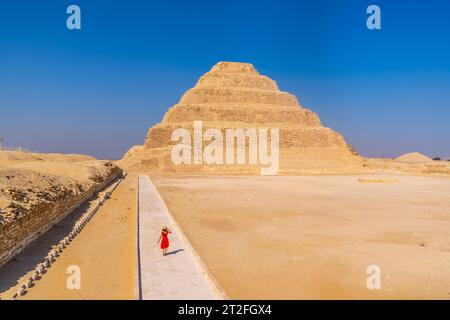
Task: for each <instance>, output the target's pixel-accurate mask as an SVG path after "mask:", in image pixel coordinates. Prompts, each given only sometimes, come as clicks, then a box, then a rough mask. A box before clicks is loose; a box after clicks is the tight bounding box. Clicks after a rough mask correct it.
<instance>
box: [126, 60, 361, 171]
mask: <svg viewBox="0 0 450 320" xmlns="http://www.w3.org/2000/svg"><path fill="white" fill-rule="evenodd" d="M199 120H201V121H202V123H203V130H204V131H206V130H207V129H218V130H219V131H220V133H222V135H223V136H225V131H226V129H246V128H255V129H256V130H258V129H260V128H265V129H268V130H270V129H272V128H277V129H279V137H280V143H279V145H280V173H291V172H302V171H305V170H306V171H310V170H317V171H319V172H323V171H326V170H331V171H342V170H345V169H346V168H348V167H351V166H354V165H358V163H359V161H360V157H358V156H357V155H356V153H355V152H354V151H353V150H352V149H351V148H350V146H349V145H348V144H347V143H346V142H345V140H344V138H343V137H342V136H341V135H340V134H339V133H337V132H335V131H333V130H331V129H329V128H326V127H324V126H323V125H322V124H321V122H320V119H319V117H318V116H317V115H316V114H315V113H314V112H312V111H310V110H308V109H306V108H303V107H301V106H300V104H299V103H298V101H297V98H296V97H295V96H293V95H291V94H289V93H287V92H282V91H280V90H279V88H278V86H277V84H276V82H275V81H273V80H271V79H269V78H268V77H266V76H263V75H260V74H259V73H258V71H256V69H255V68H254V67H253V66H252V65H251V64H248V63H235V62H220V63H218V64H217V65H215V66H214V67H213V68H212V69H211V70H210V71H209V72H207V73H206V74H205V75H203V76H202V77H201V78H200V79H199V81H198V82H197V84H196V85H195V87H194V88H191V89H190V90H188V91H187V92H186V93H185V94H184V95H183V96H182V97H181V99H180V101H179V102H178V104H176V105H175V106H173V107H171V108H170V109H169V110H168V111H167V113H166V115H165V116H164V118H163V120H162V122H161V123H160V124H157V125H156V126H154V127H152V128H150V130H149V132H148V135H147V138H146V140H145V143H144V145H143V146H135V147H133V148H132V149H130V151H129V152H127V153H126V155H125V156H124V158H123V160H122V161H120V165H122V166H124V167H125V168H126V169H127V170H136V171H138V170H148V171H163V172H206V173H221V172H224V173H238V174H241V173H250V174H252V173H259V172H260V170H259V166H258V165H249V164H246V165H213V166H210V165H207V164H205V163H202V164H198V165H181V166H180V165H178V166H177V165H174V164H173V162H172V161H171V158H170V152H171V149H172V147H173V146H174V145H175V144H176V142H173V141H171V134H172V133H173V131H174V130H175V129H178V128H184V129H187V130H189V131H190V132H191V133H193V124H194V121H199ZM191 136H193V134H191Z"/></svg>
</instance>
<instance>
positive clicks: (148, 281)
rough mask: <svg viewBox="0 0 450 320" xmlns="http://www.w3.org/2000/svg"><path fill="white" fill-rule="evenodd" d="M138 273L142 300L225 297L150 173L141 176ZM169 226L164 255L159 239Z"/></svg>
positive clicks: (139, 188)
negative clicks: (162, 231) (154, 183)
mask: <svg viewBox="0 0 450 320" xmlns="http://www.w3.org/2000/svg"><path fill="white" fill-rule="evenodd" d="M138 183H139V186H138V264H139V265H138V272H139V279H138V283H139V297H140V299H143V300H194V299H195V300H214V299H225V298H226V296H225V294H224V292H223V291H222V290H221V289H220V288H219V286H218V285H217V283H216V282H215V281H214V280H213V279H212V277H211V276H210V275H209V273H208V271H207V269H206V267H205V266H204V264H203V262H202V261H201V260H200V258H199V257H198V256H197V254H196V253H195V251H194V250H193V248H192V246H191V245H190V243H189V241H188V240H187V238H186V237H185V235H184V234H183V232H182V231H181V229H180V228H179V226H178V225H177V223H176V222H175V220H174V219H173V218H172V216H171V214H170V212H169V210H168V209H167V207H166V204H165V202H164V200H163V199H162V198H161V196H160V194H159V193H158V191H157V190H156V188H155V186H154V185H153V183H152V181H151V180H150V178H149V177H148V176H139V182H138ZM164 225H167V226H168V227H169V229H171V231H172V234H169V241H170V247H169V249H168V255H167V256H165V257H164V256H163V255H162V251H161V249H160V245H159V244H157V243H156V242H157V240H158V238H159V235H160V233H161V228H162V227H163V226H164Z"/></svg>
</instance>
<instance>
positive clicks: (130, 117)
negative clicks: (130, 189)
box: [0, 0, 450, 159]
mask: <svg viewBox="0 0 450 320" xmlns="http://www.w3.org/2000/svg"><path fill="white" fill-rule="evenodd" d="M70 4H77V5H79V6H80V8H81V27H82V29H81V30H74V31H69V30H68V29H67V27H66V18H67V16H68V15H67V14H66V8H67V7H68V6H69V5H70ZM370 4H377V5H379V6H380V7H381V18H382V29H381V30H380V31H370V30H368V29H367V28H366V19H367V17H368V15H367V14H366V8H367V7H368V6H369V5H370ZM218 61H240V62H250V63H252V64H253V65H254V66H255V67H256V68H257V69H258V71H260V72H261V73H262V74H265V75H267V76H269V77H271V78H272V79H274V80H276V81H277V83H278V85H279V86H280V88H281V89H282V90H283V91H288V92H291V93H293V94H295V95H296V96H297V97H298V99H299V101H300V103H301V104H302V105H303V106H304V107H307V108H310V109H312V110H313V111H315V112H317V113H318V114H319V116H320V117H321V119H322V122H323V123H324V124H325V125H326V126H329V127H331V128H333V129H335V130H337V131H339V132H340V133H342V134H343V135H344V136H345V138H346V139H347V141H348V142H349V143H350V144H352V145H353V146H354V147H355V148H356V149H357V150H358V151H360V152H361V153H362V154H363V155H365V156H383V157H394V156H397V155H399V154H402V153H405V152H410V151H420V152H423V153H425V154H427V155H429V156H432V157H434V156H442V157H450V143H449V137H450V125H449V120H450V1H447V0H442V1H439V0H427V1H412V0H410V1H401V0H389V1H380V0H379V1H361V0H339V1H332V0H327V1H325V0H308V1H306V0H305V1H300V0H292V1H283V0H276V1H275V0H274V1H267V0H257V1H253V0H240V1H235V0H227V1H212V0H208V1H206V0H204V1H195V0H190V1H186V0H183V1H175V0H172V1H152V0H145V1H144V0H143V1H133V0H127V1H123V0H120V1H106V0H105V1H98V0H72V1H62V0H59V1H54V0H53V1H51V0H34V1H21V0H17V1H2V2H1V4H0V136H4V137H5V142H6V145H7V146H10V147H25V148H28V149H31V150H36V151H41V152H64V153H86V154H91V155H94V156H96V157H99V158H109V159H115V158H120V157H121V156H122V154H123V153H124V152H125V151H126V150H127V149H128V148H129V147H130V146H132V145H135V144H142V143H143V141H144V139H145V135H146V133H147V130H148V128H149V127H150V126H152V125H153V124H155V123H157V122H159V121H160V120H161V119H162V117H163V115H164V113H165V111H166V110H167V108H169V107H170V106H172V105H174V104H175V103H177V101H178V99H179V98H180V96H181V95H182V94H183V92H184V91H186V90H187V89H189V88H190V87H192V86H193V85H194V84H195V82H196V80H197V79H198V77H200V76H201V75H202V74H203V73H205V72H206V71H208V70H209V69H210V68H211V67H212V66H213V65H214V64H215V63H217V62H218Z"/></svg>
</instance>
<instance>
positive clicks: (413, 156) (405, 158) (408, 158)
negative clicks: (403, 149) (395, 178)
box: [395, 152, 433, 163]
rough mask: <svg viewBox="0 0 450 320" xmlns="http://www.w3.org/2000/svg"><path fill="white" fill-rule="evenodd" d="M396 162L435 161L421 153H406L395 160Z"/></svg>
mask: <svg viewBox="0 0 450 320" xmlns="http://www.w3.org/2000/svg"><path fill="white" fill-rule="evenodd" d="M395 161H399V162H409V163H419V162H428V161H433V160H432V159H431V158H429V157H427V156H426V155H424V154H421V153H419V152H411V153H406V154H404V155H402V156H400V157H398V158H395Z"/></svg>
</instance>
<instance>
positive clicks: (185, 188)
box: [153, 175, 450, 299]
mask: <svg viewBox="0 0 450 320" xmlns="http://www.w3.org/2000/svg"><path fill="white" fill-rule="evenodd" d="M153 181H154V182H155V185H156V186H157V188H158V190H159V192H160V193H161V195H162V196H163V198H164V199H165V201H166V202H167V205H168V207H169V209H170V210H171V212H172V214H173V215H174V216H175V218H176V220H177V222H178V223H179V224H180V225H181V227H182V228H183V231H184V232H185V233H186V235H187V236H188V238H189V240H190V241H191V243H192V244H193V246H194V248H195V249H196V251H197V253H198V254H199V255H200V257H201V258H202V259H203V260H204V262H205V263H206V265H207V267H208V268H209V270H210V271H211V272H212V274H213V275H214V276H215V277H216V279H217V280H218V282H219V283H220V285H221V286H222V287H223V289H224V290H225V291H226V293H227V294H228V295H229V296H230V298H232V299H381V298H385V299H432V298H436V299H450V269H449V266H450V235H449V233H448V230H450V197H448V195H449V194H450V179H448V178H438V177H418V176H405V175H362V176H355V175H347V176H344V175H341V176H296V177H295V176H278V177H199V176H197V177H175V176H171V177H167V176H158V177H153ZM369 265H378V266H379V267H380V268H381V279H382V288H381V290H368V289H367V286H366V280H367V275H366V270H367V268H368V266H369Z"/></svg>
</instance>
